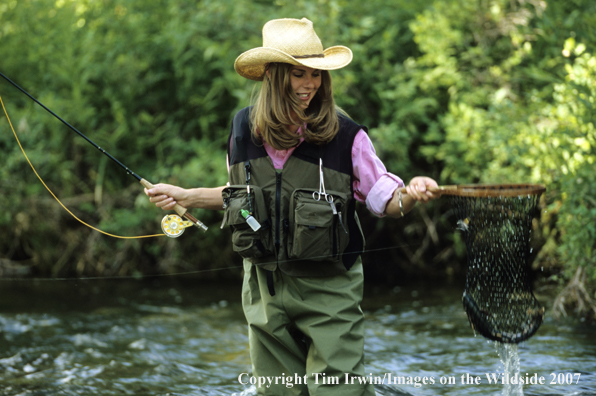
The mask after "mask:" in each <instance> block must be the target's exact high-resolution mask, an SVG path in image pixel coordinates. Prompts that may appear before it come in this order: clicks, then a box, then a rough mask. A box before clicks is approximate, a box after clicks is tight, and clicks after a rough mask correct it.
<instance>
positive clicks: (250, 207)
mask: <svg viewBox="0 0 596 396" xmlns="http://www.w3.org/2000/svg"><path fill="white" fill-rule="evenodd" d="M222 198H223V202H224V209H225V213H224V219H223V223H222V227H223V225H224V224H227V225H229V226H231V227H232V248H233V250H234V251H236V252H238V253H240V255H241V256H242V257H244V258H247V259H255V258H261V257H265V256H269V255H271V254H272V253H273V246H272V242H271V235H270V226H271V221H270V220H269V216H268V211H267V208H266V206H265V200H264V199H263V191H262V190H261V188H259V187H257V186H252V185H251V186H250V196H249V195H248V193H247V189H246V185H244V186H243V185H233V186H229V187H226V188H224V189H223V191H222ZM243 211H244V212H245V213H246V214H247V215H248V214H249V213H252V216H253V217H254V219H252V221H256V223H257V225H258V226H260V227H259V228H258V229H257V228H255V230H256V231H255V230H253V228H251V227H250V226H249V224H248V222H247V219H245V218H244V216H243V215H242V212H243Z"/></svg>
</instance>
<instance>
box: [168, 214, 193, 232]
mask: <svg viewBox="0 0 596 396" xmlns="http://www.w3.org/2000/svg"><path fill="white" fill-rule="evenodd" d="M192 225H193V224H192V222H190V221H186V220H182V218H181V217H180V216H178V215H175V214H171V215H167V216H165V217H164V218H163V219H162V220H161V229H162V230H163V232H164V234H166V235H167V236H169V237H170V238H178V237H179V236H180V235H182V234H183V233H184V229H185V228H188V227H191V226H192Z"/></svg>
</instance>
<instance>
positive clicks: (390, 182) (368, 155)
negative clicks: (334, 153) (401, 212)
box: [352, 130, 404, 217]
mask: <svg viewBox="0 0 596 396" xmlns="http://www.w3.org/2000/svg"><path fill="white" fill-rule="evenodd" d="M352 164H353V171H354V183H353V187H354V198H355V199H356V200H358V201H360V202H363V203H366V207H367V208H368V210H369V211H370V212H371V213H372V214H374V215H375V216H377V217H383V216H385V208H386V207H387V203H388V202H389V200H390V199H391V198H392V197H393V193H394V192H395V190H396V189H397V188H399V187H404V182H403V181H402V179H400V178H399V177H397V176H396V175H394V174H392V173H389V172H387V168H385V165H384V164H383V162H381V160H380V159H379V157H377V153H376V151H375V148H374V147H373V144H372V142H371V141H370V138H369V137H368V134H367V133H366V132H364V131H363V130H360V131H359V132H358V133H357V134H356V137H355V138H354V143H353V145H352Z"/></svg>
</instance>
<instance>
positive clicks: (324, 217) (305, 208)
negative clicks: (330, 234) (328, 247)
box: [294, 200, 333, 227]
mask: <svg viewBox="0 0 596 396" xmlns="http://www.w3.org/2000/svg"><path fill="white" fill-rule="evenodd" d="M294 221H295V222H296V224H298V225H303V226H307V227H330V226H331V225H332V224H333V212H332V210H331V206H330V205H329V204H328V203H327V202H320V201H319V202H316V201H314V200H313V202H311V203H306V202H303V203H302V204H300V205H298V206H297V207H296V211H295V212H294Z"/></svg>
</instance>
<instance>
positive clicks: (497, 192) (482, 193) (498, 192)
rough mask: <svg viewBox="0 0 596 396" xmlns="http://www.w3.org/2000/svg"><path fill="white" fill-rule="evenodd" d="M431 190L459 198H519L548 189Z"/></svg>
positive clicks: (486, 187)
mask: <svg viewBox="0 0 596 396" xmlns="http://www.w3.org/2000/svg"><path fill="white" fill-rule="evenodd" d="M429 190H430V191H431V192H435V191H437V192H440V193H441V194H443V195H453V196H459V197H518V196H527V195H540V194H542V193H543V192H545V191H546V187H544V186H543V185H541V184H462V185H457V186H441V187H439V188H438V189H429Z"/></svg>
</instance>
